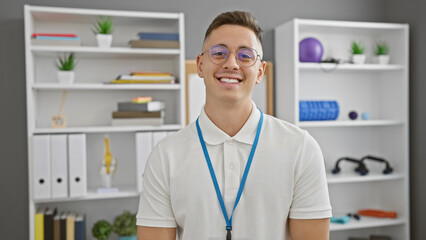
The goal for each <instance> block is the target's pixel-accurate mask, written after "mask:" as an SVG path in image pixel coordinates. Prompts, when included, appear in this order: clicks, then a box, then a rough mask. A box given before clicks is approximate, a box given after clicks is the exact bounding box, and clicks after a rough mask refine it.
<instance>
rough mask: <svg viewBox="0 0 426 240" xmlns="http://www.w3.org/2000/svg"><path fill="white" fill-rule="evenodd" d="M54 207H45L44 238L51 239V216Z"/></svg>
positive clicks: (45, 239) (52, 215) (54, 211)
mask: <svg viewBox="0 0 426 240" xmlns="http://www.w3.org/2000/svg"><path fill="white" fill-rule="evenodd" d="M55 215H56V208H47V209H46V210H45V212H44V240H53V217H54V216H55Z"/></svg>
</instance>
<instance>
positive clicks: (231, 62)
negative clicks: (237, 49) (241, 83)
mask: <svg viewBox="0 0 426 240" xmlns="http://www.w3.org/2000/svg"><path fill="white" fill-rule="evenodd" d="M232 55H234V56H232ZM239 67H240V65H239V64H238V60H237V54H236V53H234V52H230V53H229V56H228V59H226V61H225V62H224V63H223V68H225V69H232V70H235V69H238V68H239Z"/></svg>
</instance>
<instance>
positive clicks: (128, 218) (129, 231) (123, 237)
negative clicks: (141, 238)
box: [112, 211, 136, 240]
mask: <svg viewBox="0 0 426 240" xmlns="http://www.w3.org/2000/svg"><path fill="white" fill-rule="evenodd" d="M112 230H113V231H114V232H115V233H116V234H117V235H118V236H119V238H118V239H119V240H136V214H131V213H130V212H128V211H125V212H123V213H122V214H121V215H119V216H117V217H116V218H115V220H114V224H113V225H112Z"/></svg>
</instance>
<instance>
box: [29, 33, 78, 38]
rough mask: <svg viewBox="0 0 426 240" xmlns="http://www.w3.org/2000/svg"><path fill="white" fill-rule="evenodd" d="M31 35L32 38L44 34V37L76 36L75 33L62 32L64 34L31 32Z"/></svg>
mask: <svg viewBox="0 0 426 240" xmlns="http://www.w3.org/2000/svg"><path fill="white" fill-rule="evenodd" d="M31 36H32V37H33V38H35V37H41V36H44V37H77V35H76V34H73V33H64V34H62V33H33V34H32V35H31Z"/></svg>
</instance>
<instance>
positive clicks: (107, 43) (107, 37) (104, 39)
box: [96, 34, 112, 48]
mask: <svg viewBox="0 0 426 240" xmlns="http://www.w3.org/2000/svg"><path fill="white" fill-rule="evenodd" d="M96 41H97V42H98V47H101V48H109V47H111V43H112V35H111V34H96Z"/></svg>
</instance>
